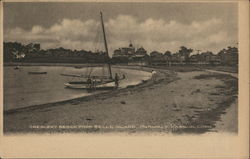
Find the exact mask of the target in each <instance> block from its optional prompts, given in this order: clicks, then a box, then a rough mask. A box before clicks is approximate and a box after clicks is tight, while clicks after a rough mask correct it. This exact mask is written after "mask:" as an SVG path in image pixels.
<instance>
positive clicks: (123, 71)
mask: <svg viewBox="0 0 250 159" xmlns="http://www.w3.org/2000/svg"><path fill="white" fill-rule="evenodd" d="M238 11H239V9H238V3H236V2H221V3H215V2H204V3H199V2H189V3H186V2H178V3H177V2H150V3H144V2H68V3H65V2H22V3H20V2H3V133H4V135H9V134H10V135H11V134H57V133H59V134H62V133H70V134H76V133H77V134H78V133H82V134H110V133H112V134H114V133H115V134H124V133H125V134H128V135H133V134H152V135H154V134H155V135H157V134H174V135H185V134H191V135H204V134H211V133H215V134H221V133H229V134H232V135H235V136H237V135H238V83H239V82H238V70H239V65H240V63H239V55H240V51H239V49H238V45H239V39H238V36H239V28H238V26H239V24H238V21H239V19H238Z"/></svg>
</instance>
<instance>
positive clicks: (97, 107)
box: [4, 67, 238, 134]
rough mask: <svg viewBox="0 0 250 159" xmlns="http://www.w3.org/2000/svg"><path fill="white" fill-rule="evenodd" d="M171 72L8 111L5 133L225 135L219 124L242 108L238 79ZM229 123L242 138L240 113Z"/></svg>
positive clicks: (161, 71) (225, 128)
mask: <svg viewBox="0 0 250 159" xmlns="http://www.w3.org/2000/svg"><path fill="white" fill-rule="evenodd" d="M170 68H171V67H170ZM170 68H169V69H160V68H156V69H155V70H156V71H157V74H156V79H155V81H153V80H149V81H144V82H143V83H142V84H140V85H137V86H131V87H129V88H125V89H119V90H115V91H112V92H108V93H102V94H98V95H94V96H91V97H87V98H78V99H75V100H70V101H65V102H60V103H51V104H47V105H46V104H45V105H43V106H41V107H34V108H31V109H24V110H18V111H14V112H7V113H5V114H4V132H5V133H44V132H46V133H56V132H64V133H67V132H75V133H108V132H110V133H119V132H121V133H128V134H133V133H175V134H182V133H198V134H200V133H206V132H209V131H212V132H221V129H220V127H221V126H220V125H221V124H220V123H218V121H220V120H221V117H222V119H223V118H225V117H223V114H225V111H226V110H228V108H230V109H233V110H236V109H237V103H236V102H235V101H236V99H237V94H238V87H237V84H238V79H237V78H235V77H232V76H230V75H222V74H218V73H211V72H206V71H202V70H188V71H179V72H175V71H171V69H170ZM141 69H142V70H147V71H149V70H151V69H152V68H146V67H145V68H144V67H143V68H141ZM231 112H232V111H231ZM226 119H227V120H222V121H223V125H224V126H223V131H226V132H232V133H237V113H231V115H230V113H229V115H227V117H226ZM231 119H232V120H231ZM225 125H226V126H225ZM232 126H233V127H234V128H232ZM235 127H236V129H235Z"/></svg>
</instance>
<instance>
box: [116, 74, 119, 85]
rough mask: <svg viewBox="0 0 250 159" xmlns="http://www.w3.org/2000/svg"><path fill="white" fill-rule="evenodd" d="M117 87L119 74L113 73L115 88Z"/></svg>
mask: <svg viewBox="0 0 250 159" xmlns="http://www.w3.org/2000/svg"><path fill="white" fill-rule="evenodd" d="M118 87H119V76H118V74H117V73H115V88H118Z"/></svg>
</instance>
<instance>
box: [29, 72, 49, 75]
mask: <svg viewBox="0 0 250 159" xmlns="http://www.w3.org/2000/svg"><path fill="white" fill-rule="evenodd" d="M28 74H35V75H39V74H47V72H28Z"/></svg>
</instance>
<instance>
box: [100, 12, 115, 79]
mask: <svg viewBox="0 0 250 159" xmlns="http://www.w3.org/2000/svg"><path fill="white" fill-rule="evenodd" d="M100 14H101V22H102V32H103V38H104V46H105V50H106V54H107V58H108V69H109V77H110V79H112V78H113V77H112V72H111V66H110V58H109V52H108V45H107V40H106V34H105V29H104V24H103V18H102V12H100Z"/></svg>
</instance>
